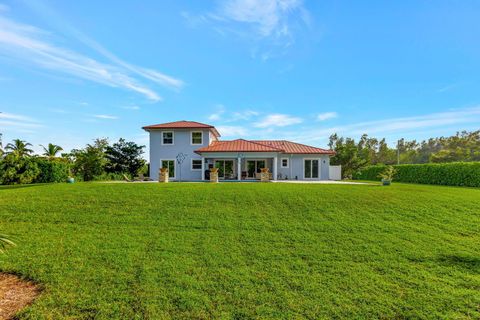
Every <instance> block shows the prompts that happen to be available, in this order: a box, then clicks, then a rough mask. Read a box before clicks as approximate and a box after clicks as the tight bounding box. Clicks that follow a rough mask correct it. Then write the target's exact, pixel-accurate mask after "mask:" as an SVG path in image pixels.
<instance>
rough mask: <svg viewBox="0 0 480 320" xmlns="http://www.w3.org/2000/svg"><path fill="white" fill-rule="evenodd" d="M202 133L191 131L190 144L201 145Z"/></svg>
mask: <svg viewBox="0 0 480 320" xmlns="http://www.w3.org/2000/svg"><path fill="white" fill-rule="evenodd" d="M202 136H203V135H202V132H201V131H193V132H192V140H191V143H192V144H202V143H203V139H202V138H203V137H202Z"/></svg>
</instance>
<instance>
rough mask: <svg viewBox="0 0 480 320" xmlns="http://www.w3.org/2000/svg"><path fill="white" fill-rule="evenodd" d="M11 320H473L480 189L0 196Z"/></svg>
mask: <svg viewBox="0 0 480 320" xmlns="http://www.w3.org/2000/svg"><path fill="white" fill-rule="evenodd" d="M0 221H1V225H0V233H5V234H8V235H9V236H11V237H13V240H14V241H15V243H16V244H17V246H16V247H15V248H11V249H10V250H9V251H8V254H7V255H6V256H2V257H0V269H1V270H3V271H7V272H14V273H16V274H20V275H22V276H23V277H25V278H28V279H32V280H34V281H36V282H38V283H41V284H42V286H43V287H44V291H43V294H42V295H41V297H40V298H39V299H38V300H36V302H35V303H34V304H33V305H31V306H30V307H28V308H27V309H25V310H24V311H23V312H22V313H20V315H19V318H20V319H93V318H95V319H170V318H176V319H185V318H195V319H207V318H225V319H250V318H264V319H267V318H298V319H300V318H307V319H319V318H356V319H372V318H389V319H391V318H400V319H401V318H445V319H473V318H480V252H479V249H480V235H479V231H480V190H479V189H468V188H454V187H438V186H422V185H405V184H404V185H402V184H394V185H392V186H391V187H380V186H374V185H313V184H308V185H307V184H260V183H257V184H246V183H242V184H236V183H228V184H227V183H225V184H218V185H212V184H206V183H205V184H199V183H197V184H188V183H184V184H175V183H171V184H167V185H162V184H100V183H90V184H87V183H83V184H82V183H77V184H73V185H67V184H58V185H35V186H26V187H0Z"/></svg>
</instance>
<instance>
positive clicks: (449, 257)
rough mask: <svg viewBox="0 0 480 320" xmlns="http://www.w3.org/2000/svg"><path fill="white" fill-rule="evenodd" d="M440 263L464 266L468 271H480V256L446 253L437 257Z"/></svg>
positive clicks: (450, 265) (458, 266)
mask: <svg viewBox="0 0 480 320" xmlns="http://www.w3.org/2000/svg"><path fill="white" fill-rule="evenodd" d="M437 261H438V262H439V263H440V264H443V265H445V266H449V267H457V268H462V269H464V270H466V271H470V272H475V273H480V258H479V257H474V256H467V255H458V254H445V255H440V256H439V257H438V258H437Z"/></svg>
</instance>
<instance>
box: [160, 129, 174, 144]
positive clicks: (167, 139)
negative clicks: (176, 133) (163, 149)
mask: <svg viewBox="0 0 480 320" xmlns="http://www.w3.org/2000/svg"><path fill="white" fill-rule="evenodd" d="M162 144H167V145H168V144H173V131H163V132H162Z"/></svg>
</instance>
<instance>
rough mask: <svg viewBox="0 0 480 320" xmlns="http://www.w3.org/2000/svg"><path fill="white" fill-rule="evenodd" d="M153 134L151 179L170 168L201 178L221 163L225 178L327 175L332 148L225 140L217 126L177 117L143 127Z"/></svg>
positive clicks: (182, 176)
mask: <svg viewBox="0 0 480 320" xmlns="http://www.w3.org/2000/svg"><path fill="white" fill-rule="evenodd" d="M143 129H144V130H146V131H147V132H148V133H149V134H150V178H152V179H155V180H157V179H158V176H159V169H160V168H162V167H164V168H169V176H170V179H172V180H181V181H200V180H205V179H206V178H208V173H209V171H208V170H209V169H210V168H213V167H216V168H219V170H218V171H219V179H221V180H239V181H241V180H258V179H259V173H260V169H261V168H269V169H270V172H271V173H272V174H271V179H272V180H285V179H289V180H328V179H329V164H330V156H332V155H334V152H333V151H331V150H326V149H321V148H317V147H312V146H307V145H304V144H300V143H296V142H291V141H286V140H245V139H236V140H220V133H219V132H218V131H217V130H216V129H215V127H214V126H211V125H208V124H204V123H199V122H195V121H185V120H183V121H175V122H168V123H161V124H155V125H149V126H145V127H143Z"/></svg>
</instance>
